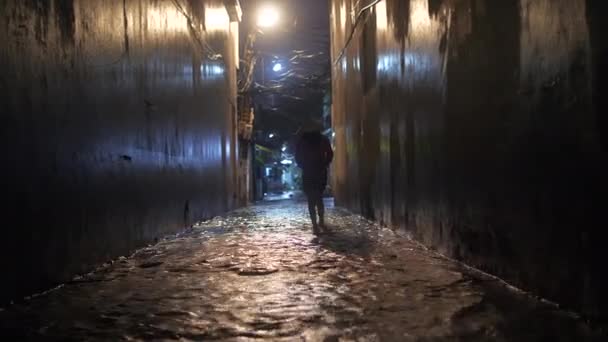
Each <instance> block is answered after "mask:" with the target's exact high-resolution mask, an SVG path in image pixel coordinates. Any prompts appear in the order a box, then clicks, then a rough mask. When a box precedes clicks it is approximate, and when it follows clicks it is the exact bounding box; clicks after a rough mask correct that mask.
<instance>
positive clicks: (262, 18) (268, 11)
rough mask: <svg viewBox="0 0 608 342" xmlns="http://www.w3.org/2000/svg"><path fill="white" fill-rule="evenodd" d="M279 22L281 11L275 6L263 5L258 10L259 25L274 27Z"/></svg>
mask: <svg viewBox="0 0 608 342" xmlns="http://www.w3.org/2000/svg"><path fill="white" fill-rule="evenodd" d="M278 22H279V11H278V10H277V9H276V8H274V7H270V6H267V7H263V8H261V9H260V11H259V12H258V26H259V27H273V26H275V25H276V24H277V23H278Z"/></svg>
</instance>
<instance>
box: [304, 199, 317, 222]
mask: <svg viewBox="0 0 608 342" xmlns="http://www.w3.org/2000/svg"><path fill="white" fill-rule="evenodd" d="M306 200H307V201H308V214H309V215H310V220H311V221H312V228H313V230H314V231H316V230H317V212H316V210H315V206H316V204H317V203H316V200H315V194H314V191H307V192H306Z"/></svg>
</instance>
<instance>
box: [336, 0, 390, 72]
mask: <svg viewBox="0 0 608 342" xmlns="http://www.w3.org/2000/svg"><path fill="white" fill-rule="evenodd" d="M381 1H384V0H375V1H374V2H372V3H371V4H369V5H367V6H365V7H363V8H362V9H361V10H360V11H359V14H358V15H357V19H355V23H354V24H353V27H352V29H351V30H350V34H349V35H348V39H347V40H346V43H345V44H344V47H342V50H341V51H340V53H339V54H338V57H336V59H335V60H334V62H333V65H334V66H335V65H337V64H338V63H339V62H340V60H341V59H342V58H343V57H344V54H345V53H346V49H348V46H349V45H350V42H351V41H352V40H353V37H354V36H355V33H356V32H357V27H358V26H359V24H360V23H361V22H363V21H364V20H367V15H368V14H369V10H371V9H372V8H373V7H374V6H376V5H377V4H379V3H380V2H381Z"/></svg>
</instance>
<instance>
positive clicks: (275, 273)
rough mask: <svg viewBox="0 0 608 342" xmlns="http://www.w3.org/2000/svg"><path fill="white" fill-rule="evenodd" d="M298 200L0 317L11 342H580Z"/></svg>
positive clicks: (401, 246)
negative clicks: (323, 223) (314, 215)
mask: <svg viewBox="0 0 608 342" xmlns="http://www.w3.org/2000/svg"><path fill="white" fill-rule="evenodd" d="M328 205H329V206H330V209H329V228H328V230H327V232H325V233H324V234H322V235H320V236H318V237H315V236H314V235H313V234H312V233H311V228H310V225H309V223H308V220H307V218H306V208H305V205H304V203H303V202H299V201H295V200H293V201H292V200H282V201H273V202H266V203H263V204H260V205H257V206H253V207H249V208H246V209H242V210H238V211H235V212H233V213H231V214H229V215H228V216H226V217H224V218H216V219H214V220H211V221H209V222H204V223H201V224H199V225H197V226H195V227H194V228H193V229H191V230H189V231H187V232H185V233H182V234H179V235H177V236H174V237H169V238H167V239H165V240H163V241H161V242H160V243H159V244H157V245H156V246H150V247H148V248H144V249H142V250H140V251H138V252H136V253H135V254H134V255H132V256H130V257H125V258H120V259H119V260H117V261H115V262H113V263H109V264H107V265H105V266H104V267H102V268H100V269H99V270H97V271H95V272H92V273H90V274H87V275H85V276H81V277H76V278H75V279H74V280H73V281H72V282H71V283H69V284H65V285H64V286H63V287H61V288H59V289H57V290H54V291H51V292H49V293H47V294H45V295H41V296H38V297H35V298H32V299H29V300H26V301H24V302H22V303H19V304H15V305H13V306H11V307H8V308H5V309H3V310H2V311H1V312H0V329H1V332H2V333H1V335H2V336H3V337H10V338H18V339H19V340H23V339H30V340H197V341H198V340H213V339H220V340H237V341H248V340H257V339H267V340H284V341H436V340H437V341H444V340H445V341H454V340H456V341H481V340H491V341H581V340H598V341H599V340H601V336H599V334H597V333H594V332H593V331H591V329H589V328H588V327H587V326H586V325H585V324H584V323H583V322H581V321H580V320H578V319H577V318H576V317H573V316H572V315H570V314H568V313H566V312H562V311H559V310H557V309H556V308H554V307H553V306H550V305H548V304H543V303H540V302H538V301H535V300H533V299H531V298H530V297H529V296H526V295H525V294H523V293H518V292H515V291H513V290H510V289H508V288H506V287H505V286H503V285H502V284H501V283H500V282H499V281H497V280H493V279H490V278H488V277H485V276H483V275H480V274H476V273H474V272H472V271H469V270H466V269H464V268H463V267H462V266H460V265H459V264H457V263H454V262H452V261H449V260H446V259H444V258H442V257H440V256H438V255H436V254H434V253H433V252H431V251H427V250H426V249H424V248H422V247H420V246H419V245H417V244H416V243H413V242H411V241H410V240H408V239H407V238H405V237H403V236H400V235H399V234H395V233H394V232H392V231H391V230H388V229H384V228H380V227H378V226H377V225H375V224H373V223H370V222H369V221H367V220H364V219H362V218H361V217H359V216H355V215H352V214H349V213H348V212H346V211H342V210H339V209H335V208H333V207H332V206H331V203H330V201H329V202H328Z"/></svg>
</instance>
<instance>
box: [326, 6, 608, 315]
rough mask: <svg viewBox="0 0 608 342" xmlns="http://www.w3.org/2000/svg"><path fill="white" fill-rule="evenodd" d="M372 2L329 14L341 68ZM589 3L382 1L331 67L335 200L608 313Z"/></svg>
mask: <svg viewBox="0 0 608 342" xmlns="http://www.w3.org/2000/svg"><path fill="white" fill-rule="evenodd" d="M369 3H371V1H361V2H359V1H354V0H333V1H331V16H332V55H333V58H334V59H338V57H339V55H340V52H341V50H342V48H343V47H344V46H345V45H346V42H347V38H348V36H349V34H350V31H351V28H352V26H353V22H354V19H355V17H354V16H353V15H352V14H353V13H355V14H356V13H357V12H358V11H359V9H360V8H362V7H364V6H365V5H367V4H369ZM593 3H594V1H585V0H500V1H496V0H407V1H406V0H385V1H382V2H380V3H378V4H377V5H376V6H375V7H374V9H373V10H372V12H371V13H370V14H369V16H368V17H367V19H366V20H364V21H362V22H361V25H360V27H358V28H357V30H356V33H355V35H354V36H353V39H352V41H351V42H350V44H348V47H347V48H346V50H345V54H344V57H343V58H341V59H339V60H337V63H336V65H334V69H333V77H334V79H333V98H334V103H333V121H334V122H333V124H334V128H335V131H336V133H337V136H336V151H337V154H336V159H335V165H334V175H335V177H334V187H335V189H336V196H337V201H338V202H339V203H341V204H343V205H346V206H348V207H350V208H353V209H356V210H359V211H360V212H362V213H363V214H365V215H367V216H369V217H373V218H375V219H376V220H378V221H380V222H383V223H386V224H389V225H393V226H397V227H402V228H404V229H406V230H407V231H409V232H411V233H412V235H413V236H414V237H416V238H417V239H419V240H421V241H423V242H424V243H425V244H427V245H429V246H432V247H434V248H437V249H438V250H440V251H441V252H444V253H446V254H448V255H450V256H453V257H456V258H458V259H460V260H464V261H465V262H467V263H469V264H472V265H474V266H477V267H480V268H482V269H484V270H486V271H489V272H491V273H493V274H496V275H499V276H501V277H504V278H506V279H507V280H508V281H510V282H512V283H514V284H516V285H518V286H521V287H523V288H525V289H530V290H533V291H534V292H536V293H538V294H540V295H542V296H544V297H548V298H550V299H552V300H556V301H558V302H560V303H564V304H566V305H568V306H570V307H573V308H575V309H577V310H581V311H584V312H585V313H586V314H589V315H592V316H597V315H599V314H600V313H601V312H602V310H603V313H604V314H605V313H606V310H605V308H606V304H608V300H606V297H605V295H603V296H604V297H602V294H601V293H600V289H602V287H603V286H604V285H605V281H604V280H603V278H604V276H603V274H602V273H603V272H602V269H603V266H602V265H601V262H600V261H598V260H600V259H598V257H599V256H601V255H602V253H601V249H602V248H601V245H602V244H603V242H604V241H605V237H606V233H605V232H604V229H602V227H603V226H605V224H604V223H602V222H603V221H602V220H600V218H602V216H605V215H604V214H603V213H602V211H603V204H601V203H603V201H602V200H603V198H604V197H605V193H606V192H605V190H606V186H605V182H604V181H603V178H604V177H605V176H604V170H605V169H604V165H603V161H604V160H605V157H604V153H605V144H601V141H602V139H603V138H604V137H603V134H605V133H606V127H605V126H606V125H605V121H606V120H605V119H604V118H602V115H600V113H603V112H605V111H603V110H602V108H600V106H602V104H601V101H603V102H605V99H604V100H602V99H601V96H600V95H599V93H600V89H601V87H602V86H601V85H600V84H601V81H600V80H601V74H599V71H601V70H603V73H604V74H605V70H606V68H605V62H602V59H601V57H600V56H604V59H603V60H604V61H605V60H606V59H605V55H606V53H605V44H606V43H605V42H603V41H602V40H601V38H600V36H601V35H602V33H601V32H602V29H603V27H601V26H602V25H603V26H605V24H602V23H601V22H600V21H601V19H600V17H601V13H599V11H598V9H599V6H600V5H599V2H595V6H596V8H595V11H593V10H592V9H591V6H594V5H593ZM356 4H358V8H354V7H353V6H356ZM594 20H595V21H594ZM604 21H605V20H604ZM592 23H595V24H592ZM598 70H599V71H598ZM594 96H595V100H594ZM604 107H605V106H604Z"/></svg>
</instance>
